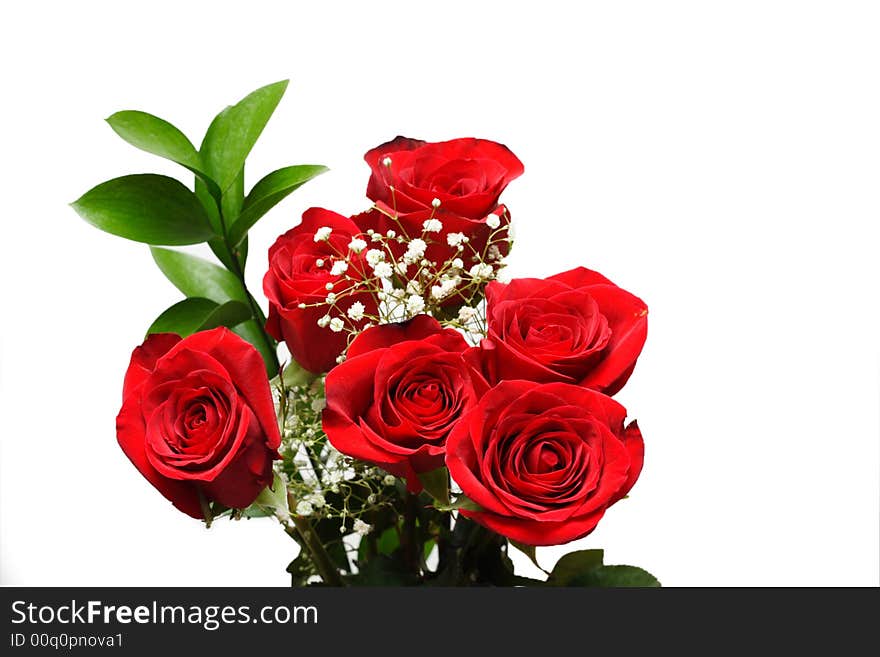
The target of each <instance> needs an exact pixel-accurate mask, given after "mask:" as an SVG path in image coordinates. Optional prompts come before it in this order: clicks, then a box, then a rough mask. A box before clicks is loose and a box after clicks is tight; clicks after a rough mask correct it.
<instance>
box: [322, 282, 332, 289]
mask: <svg viewBox="0 0 880 657" xmlns="http://www.w3.org/2000/svg"><path fill="white" fill-rule="evenodd" d="M324 289H325V290H332V289H333V283H327V284H326V285H325V286H324Z"/></svg>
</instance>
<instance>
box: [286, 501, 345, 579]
mask: <svg viewBox="0 0 880 657" xmlns="http://www.w3.org/2000/svg"><path fill="white" fill-rule="evenodd" d="M288 502H289V503H291V506H293V502H294V500H293V499H291V497H290V496H288ZM291 518H292V520H293V524H294V527H295V528H296V529H295V531H296V533H297V534H298V535H299V537H300V539H301V541H302V545H303V546H304V547H305V548H306V549H307V550H308V551H309V556H310V557H311V560H312V563H313V564H314V565H315V568H316V569H317V571H318V574H319V575H320V576H321V579H322V580H324V583H325V584H327V585H328V586H345V582H343V581H342V576H341V575H340V574H339V571H338V570H337V569H336V566H335V565H334V564H333V561H332V560H331V559H330V555H329V554H327V550H326V549H324V544H323V543H322V542H321V539H320V538H319V537H318V535H317V534H316V533H315V530H314V529H313V528H312V525H311V523H309V521H308V520H306V519H305V518H301V517H299V516H296V515H293V516H291ZM292 531H294V530H291V529H288V530H287V533H288V534H291V532H292ZM291 535H292V534H291Z"/></svg>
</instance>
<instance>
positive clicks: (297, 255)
mask: <svg viewBox="0 0 880 657" xmlns="http://www.w3.org/2000/svg"><path fill="white" fill-rule="evenodd" d="M322 228H324V229H330V231H331V232H330V234H329V237H328V238H327V239H326V240H323V239H317V240H316V232H317V231H318V230H319V229H322ZM360 233H361V231H360V230H359V229H358V227H357V226H356V225H355V224H354V222H353V221H352V220H351V219H349V218H347V217H343V216H342V215H340V214H337V213H335V212H331V211H330V210H324V209H322V208H310V209H308V210H306V211H305V213H304V214H303V217H302V223H300V224H299V225H298V226H296V227H295V228H293V229H291V230H289V231H287V232H286V233H284V234H283V235H281V236H280V237H279V238H278V239H277V240H276V241H275V243H274V244H273V245H272V247H271V248H270V249H269V271H268V272H266V275H265V277H264V278H263V291H264V292H265V294H266V297H267V298H268V299H269V319H268V321H267V322H266V330H267V331H268V332H269V333H270V334H271V335H272V336H273V337H274V338H275V339H277V340H283V341H284V342H285V343H286V344H287V348H288V349H290V353H291V354H292V355H293V357H294V358H295V359H296V361H297V363H299V364H300V365H301V366H302V367H304V368H305V369H307V370H309V371H310V372H314V373H316V374H317V373H321V372H326V371H327V370H329V369H330V368H331V367H333V366H334V365H335V364H336V358H337V356H339V354H341V353H342V351H343V350H344V349H345V345H346V342H347V340H348V336H347V333H346V332H344V331H340V332H333V331H331V330H330V329H329V328H327V327H326V326H324V327H321V326H319V325H318V320H319V319H321V318H322V317H324V316H325V315H327V314H328V313H329V312H330V311H331V307H330V305H328V304H327V303H326V298H327V294H328V292H330V290H328V289H327V284H328V283H329V284H332V286H333V287H332V292H333V294H334V295H336V298H337V302H338V303H340V304H342V306H343V310H341V311H339V312H334V313H332V315H333V316H334V317H341V318H344V319H345V321H346V323H347V325H348V326H349V328H353V329H358V328H360V327H361V326H363V324H364V323H366V321H368V320H367V319H366V318H365V319H363V320H359V321H357V322H355V321H353V320H351V319H350V318H347V317H345V310H344V309H347V308H349V307H350V306H351V305H352V304H353V303H355V302H360V303H362V304H363V305H364V312H365V313H366V314H375V313H376V302H375V299H374V298H373V296H372V294H370V293H368V292H366V291H358V290H357V282H358V281H359V280H362V279H363V278H364V277H365V271H366V270H365V263H364V262H363V253H360V254H358V253H354V252H352V251H351V250H350V249H349V243H350V242H351V240H352V238H354V237H358V236H360ZM340 260H346V261H347V262H348V263H349V266H348V269H347V270H346V271H345V272H343V273H336V274H334V273H333V272H332V269H333V265H334V263H335V262H337V261H340ZM300 304H303V305H305V306H307V307H304V308H300Z"/></svg>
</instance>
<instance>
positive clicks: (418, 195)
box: [364, 137, 523, 220]
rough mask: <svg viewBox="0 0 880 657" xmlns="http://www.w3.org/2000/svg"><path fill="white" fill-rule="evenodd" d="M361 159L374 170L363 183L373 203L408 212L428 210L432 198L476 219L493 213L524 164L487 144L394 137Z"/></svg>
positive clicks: (506, 152) (492, 144)
mask: <svg viewBox="0 0 880 657" xmlns="http://www.w3.org/2000/svg"><path fill="white" fill-rule="evenodd" d="M386 158H388V159H390V164H388V165H386V164H385V162H386V161H387V160H386ZM364 159H365V160H366V161H367V164H368V165H370V169H371V170H372V175H371V176H370V181H369V183H368V184H367V197H368V198H370V199H371V200H373V201H376V202H380V201H381V202H384V203H385V204H386V205H388V206H389V207H391V208H394V209H395V210H396V211H398V212H403V213H407V212H415V211H418V210H425V209H427V210H430V209H431V208H432V203H433V201H434V199H435V198H436V199H439V200H440V207H442V208H443V209H445V210H447V211H448V212H452V213H454V214H458V215H461V216H462V217H467V218H468V219H475V220H483V219H484V218H485V217H486V215H488V214H489V213H490V212H492V210H493V209H494V208H495V206H496V205H498V197H499V196H500V195H501V192H503V191H504V188H505V187H507V185H508V183H510V181H511V180H513V179H515V178H517V177H518V176H520V175H521V174H522V172H523V165H522V162H520V161H519V160H518V159H517V157H516V155H514V154H513V153H511V152H510V150H509V149H508V148H507V147H506V146H503V145H501V144H496V143H495V142H493V141H488V140H486V139H473V138H464V139H452V140H450V141H442V142H438V143H428V142H424V141H421V140H419V139H409V138H407V137H397V138H395V139H393V140H391V141H389V142H387V143H385V144H382V145H381V146H377V147H376V148H374V149H372V150H371V151H369V152H368V153H367V154H366V155H365V156H364ZM391 187H394V192H393V193H392V191H391Z"/></svg>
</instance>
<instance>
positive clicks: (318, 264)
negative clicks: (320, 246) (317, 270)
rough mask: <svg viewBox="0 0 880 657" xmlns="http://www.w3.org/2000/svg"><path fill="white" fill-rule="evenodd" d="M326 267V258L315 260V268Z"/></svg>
mask: <svg viewBox="0 0 880 657" xmlns="http://www.w3.org/2000/svg"><path fill="white" fill-rule="evenodd" d="M323 266H324V258H318V259H317V260H315V267H323Z"/></svg>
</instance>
